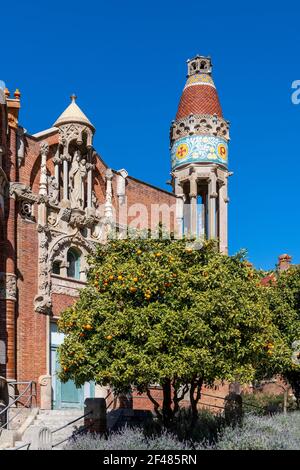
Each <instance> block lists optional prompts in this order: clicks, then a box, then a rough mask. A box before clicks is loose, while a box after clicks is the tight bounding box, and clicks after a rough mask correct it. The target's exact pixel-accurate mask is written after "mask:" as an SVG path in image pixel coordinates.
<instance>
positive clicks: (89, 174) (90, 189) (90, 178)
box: [86, 157, 94, 209]
mask: <svg viewBox="0 0 300 470" xmlns="http://www.w3.org/2000/svg"><path fill="white" fill-rule="evenodd" d="M90 158H91V157H90ZM86 169H87V198H86V199H87V207H88V209H90V208H91V207H92V205H93V204H92V192H93V169H94V165H93V164H92V163H91V162H89V163H87V164H86Z"/></svg>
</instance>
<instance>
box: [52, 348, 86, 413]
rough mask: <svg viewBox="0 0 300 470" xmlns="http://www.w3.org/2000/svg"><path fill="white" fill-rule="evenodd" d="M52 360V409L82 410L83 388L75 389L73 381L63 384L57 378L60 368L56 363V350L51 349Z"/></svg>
mask: <svg viewBox="0 0 300 470" xmlns="http://www.w3.org/2000/svg"><path fill="white" fill-rule="evenodd" d="M52 352H53V356H54V357H53V359H54V360H55V375H56V380H55V393H54V397H55V399H54V400H53V408H55V409H61V408H83V401H84V399H83V398H84V392H83V387H79V388H77V387H76V385H75V383H74V382H73V380H68V382H66V383H63V382H61V381H60V380H59V378H58V375H57V374H58V372H59V370H60V366H59V363H58V354H57V348H55V347H52Z"/></svg>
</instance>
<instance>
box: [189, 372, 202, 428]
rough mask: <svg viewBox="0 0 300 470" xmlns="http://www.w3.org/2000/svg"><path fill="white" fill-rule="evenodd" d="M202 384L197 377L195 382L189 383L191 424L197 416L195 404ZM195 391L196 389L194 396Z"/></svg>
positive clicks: (198, 398)
mask: <svg viewBox="0 0 300 470" xmlns="http://www.w3.org/2000/svg"><path fill="white" fill-rule="evenodd" d="M202 385H203V380H202V379H198V380H197V381H196V382H192V383H191V388H190V402H191V412H192V421H191V424H192V426H194V424H195V423H196V421H197V418H198V408H197V405H198V402H199V400H200V398H201V389H202ZM195 391H196V396H195Z"/></svg>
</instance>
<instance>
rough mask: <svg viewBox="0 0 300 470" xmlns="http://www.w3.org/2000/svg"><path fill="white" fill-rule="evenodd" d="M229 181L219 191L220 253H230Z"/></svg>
mask: <svg viewBox="0 0 300 470" xmlns="http://www.w3.org/2000/svg"><path fill="white" fill-rule="evenodd" d="M227 186H228V180H227V178H226V180H225V181H224V182H223V184H222V185H221V186H220V190H219V232H220V233H219V238H220V240H219V242H220V252H221V253H227V252H228V215H227V212H228V210H227V209H228V202H229V199H228V195H227Z"/></svg>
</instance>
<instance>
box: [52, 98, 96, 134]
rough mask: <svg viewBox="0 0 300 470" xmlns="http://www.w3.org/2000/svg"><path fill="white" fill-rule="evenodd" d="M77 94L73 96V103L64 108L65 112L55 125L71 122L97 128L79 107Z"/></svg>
mask: <svg viewBox="0 0 300 470" xmlns="http://www.w3.org/2000/svg"><path fill="white" fill-rule="evenodd" d="M76 98H77V97H76V96H75V95H72V96H71V103H70V104H69V106H68V107H67V108H66V109H65V110H64V112H63V113H62V114H61V115H60V116H59V118H58V119H57V120H56V121H55V123H54V124H53V126H54V127H59V126H61V125H62V124H68V123H71V122H74V123H78V124H83V125H86V126H89V127H91V128H92V129H93V130H94V129H95V128H94V126H93V124H92V123H91V121H90V120H89V119H88V118H87V117H86V115H85V114H84V112H83V111H82V110H81V109H80V108H79V106H78V105H77V104H76V101H75V100H76Z"/></svg>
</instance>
